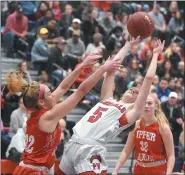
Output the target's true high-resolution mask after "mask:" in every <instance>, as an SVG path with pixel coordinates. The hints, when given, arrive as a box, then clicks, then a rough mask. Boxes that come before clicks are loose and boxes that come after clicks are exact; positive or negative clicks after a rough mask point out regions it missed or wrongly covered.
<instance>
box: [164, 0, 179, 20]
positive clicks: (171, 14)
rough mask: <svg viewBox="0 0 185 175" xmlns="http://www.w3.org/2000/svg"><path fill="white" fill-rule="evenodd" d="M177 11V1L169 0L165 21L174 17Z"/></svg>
mask: <svg viewBox="0 0 185 175" xmlns="http://www.w3.org/2000/svg"><path fill="white" fill-rule="evenodd" d="M177 11H179V7H178V2H177V1H171V2H170V5H169V9H168V12H167V16H166V20H167V23H168V22H169V20H170V18H171V17H174V16H175V15H176V12H177Z"/></svg>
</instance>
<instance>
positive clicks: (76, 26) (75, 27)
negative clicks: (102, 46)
mask: <svg viewBox="0 0 185 175" xmlns="http://www.w3.org/2000/svg"><path fill="white" fill-rule="evenodd" d="M80 25H81V21H80V19H78V18H74V19H73V21H72V26H70V27H69V28H68V29H67V32H66V38H67V39H68V38H71V37H72V35H73V31H75V30H76V31H78V30H79V31H80V38H81V40H82V41H83V40H84V34H83V31H82V30H81V29H80Z"/></svg>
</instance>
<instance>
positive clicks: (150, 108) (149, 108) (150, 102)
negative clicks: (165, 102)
mask: <svg viewBox="0 0 185 175" xmlns="http://www.w3.org/2000/svg"><path fill="white" fill-rule="evenodd" d="M155 110H156V104H155V101H154V98H153V97H152V96H148V98H147V100H146V104H145V107H144V110H143V116H144V117H152V116H154V115H155Z"/></svg>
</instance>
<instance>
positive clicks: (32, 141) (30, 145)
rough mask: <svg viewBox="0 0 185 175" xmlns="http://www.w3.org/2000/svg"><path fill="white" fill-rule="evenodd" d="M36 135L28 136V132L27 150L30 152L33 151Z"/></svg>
mask: <svg viewBox="0 0 185 175" xmlns="http://www.w3.org/2000/svg"><path fill="white" fill-rule="evenodd" d="M34 141H35V139H34V137H33V136H32V135H30V136H28V134H26V146H25V151H26V152H28V153H31V152H32V151H33V146H32V145H33V144H34Z"/></svg>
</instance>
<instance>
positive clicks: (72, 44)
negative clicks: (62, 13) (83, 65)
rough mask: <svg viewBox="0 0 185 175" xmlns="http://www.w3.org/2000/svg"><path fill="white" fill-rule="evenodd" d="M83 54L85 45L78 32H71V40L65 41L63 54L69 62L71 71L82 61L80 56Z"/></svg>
mask: <svg viewBox="0 0 185 175" xmlns="http://www.w3.org/2000/svg"><path fill="white" fill-rule="evenodd" d="M84 52H85V45H84V43H83V41H82V40H81V39H80V31H79V30H75V31H73V36H72V38H69V39H68V40H67V45H66V47H65V50H64V54H65V55H66V56H67V57H69V59H70V60H71V69H72V70H73V69H74V68H75V66H76V64H77V63H78V62H80V61H81V60H82V55H83V54H84Z"/></svg>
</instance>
